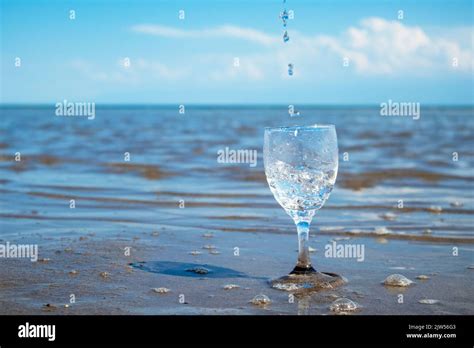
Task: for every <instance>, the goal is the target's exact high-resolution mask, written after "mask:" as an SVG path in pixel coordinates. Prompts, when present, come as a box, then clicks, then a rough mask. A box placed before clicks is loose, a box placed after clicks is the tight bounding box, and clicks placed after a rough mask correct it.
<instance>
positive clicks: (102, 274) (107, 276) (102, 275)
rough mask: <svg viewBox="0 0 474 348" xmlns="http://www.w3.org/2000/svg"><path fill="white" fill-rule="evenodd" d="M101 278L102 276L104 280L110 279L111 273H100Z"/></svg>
mask: <svg viewBox="0 0 474 348" xmlns="http://www.w3.org/2000/svg"><path fill="white" fill-rule="evenodd" d="M100 276H101V277H102V278H104V279H105V278H109V277H110V273H109V272H100Z"/></svg>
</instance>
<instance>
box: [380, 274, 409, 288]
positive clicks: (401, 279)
mask: <svg viewBox="0 0 474 348" xmlns="http://www.w3.org/2000/svg"><path fill="white" fill-rule="evenodd" d="M412 283H413V281H411V280H410V279H408V278H407V277H405V276H404V275H401V274H391V275H389V276H388V277H387V278H385V280H384V281H383V284H384V285H388V286H403V287H406V286H409V285H410V284H412Z"/></svg>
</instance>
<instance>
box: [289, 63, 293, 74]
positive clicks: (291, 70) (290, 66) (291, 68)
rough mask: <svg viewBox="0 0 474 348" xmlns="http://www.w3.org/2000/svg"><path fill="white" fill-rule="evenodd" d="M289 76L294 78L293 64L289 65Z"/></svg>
mask: <svg viewBox="0 0 474 348" xmlns="http://www.w3.org/2000/svg"><path fill="white" fill-rule="evenodd" d="M288 75H290V76H293V64H291V63H290V64H288Z"/></svg>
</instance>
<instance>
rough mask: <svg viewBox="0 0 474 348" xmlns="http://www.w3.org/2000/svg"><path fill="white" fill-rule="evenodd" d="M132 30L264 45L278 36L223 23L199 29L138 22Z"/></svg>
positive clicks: (183, 37) (150, 33)
mask: <svg viewBox="0 0 474 348" xmlns="http://www.w3.org/2000/svg"><path fill="white" fill-rule="evenodd" d="M132 30H133V31H135V32H137V33H143V34H149V35H154V36H159V37H165V38H173V39H185V38H191V39H210V38H235V39H241V40H247V41H253V42H256V43H259V44H262V45H266V46H269V45H272V44H274V43H276V42H277V41H278V38H276V37H274V36H271V35H268V34H266V33H263V32H261V31H258V30H255V29H251V28H242V27H238V26H233V25H223V26H220V27H216V28H209V29H201V30H184V29H177V28H173V27H167V26H163V25H154V24H140V25H135V26H133V27H132Z"/></svg>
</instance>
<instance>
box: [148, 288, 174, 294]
mask: <svg viewBox="0 0 474 348" xmlns="http://www.w3.org/2000/svg"><path fill="white" fill-rule="evenodd" d="M151 290H153V291H154V292H156V293H158V294H166V293H168V292H170V291H171V290H170V289H168V288H153V289H151Z"/></svg>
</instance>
